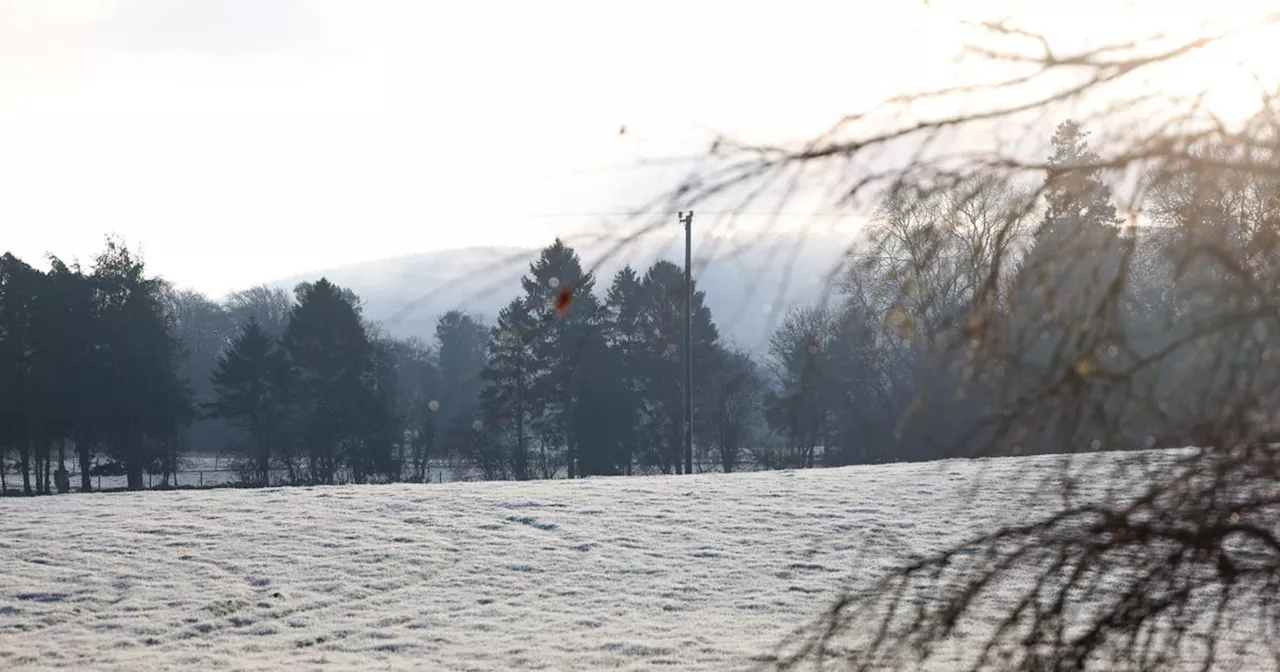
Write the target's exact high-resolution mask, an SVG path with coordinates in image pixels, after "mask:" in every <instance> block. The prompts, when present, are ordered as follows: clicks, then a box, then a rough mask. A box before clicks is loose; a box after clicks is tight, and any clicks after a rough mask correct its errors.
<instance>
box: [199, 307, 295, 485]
mask: <svg viewBox="0 0 1280 672" xmlns="http://www.w3.org/2000/svg"><path fill="white" fill-rule="evenodd" d="M288 376H289V370H288V365H287V362H286V361H285V357H284V353H283V352H281V351H280V350H279V349H278V348H277V347H276V344H275V343H274V342H273V341H272V339H271V337H270V336H268V335H267V333H266V332H265V331H264V330H263V329H262V326H261V325H259V324H258V320H257V318H256V317H252V316H251V317H250V318H249V322H248V324H246V325H245V326H244V328H243V329H242V330H241V332H240V335H239V336H237V337H236V339H235V340H234V341H232V343H231V347H230V348H229V349H228V350H227V351H226V352H225V353H223V354H222V356H220V357H219V358H218V359H217V362H216V364H215V366H214V370H213V374H212V377H211V385H212V388H213V391H214V395H215V396H214V399H213V400H212V401H210V402H208V403H206V404H205V408H206V409H207V410H208V414H209V417H215V418H222V419H226V420H229V421H231V422H234V423H235V424H237V425H238V426H240V427H241V428H243V429H244V430H245V431H246V432H247V433H248V435H249V445H250V450H249V451H248V452H249V457H250V460H251V464H252V471H253V473H254V475H255V480H256V482H257V483H259V484H261V485H264V486H265V485H269V484H270V482H271V478H270V476H271V462H272V458H273V457H274V455H275V452H276V445H275V442H276V441H277V440H279V438H280V431H281V429H282V427H283V425H284V416H285V414H286V413H287V412H288V406H287V404H286V402H287V397H286V395H287V394H288V387H289V377H288Z"/></svg>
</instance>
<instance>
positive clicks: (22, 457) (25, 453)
mask: <svg viewBox="0 0 1280 672" xmlns="http://www.w3.org/2000/svg"><path fill="white" fill-rule="evenodd" d="M18 466H19V467H21V469H22V492H23V493H24V494H27V495H29V494H31V441H30V440H29V439H28V438H27V437H25V436H21V435H19V439H18Z"/></svg>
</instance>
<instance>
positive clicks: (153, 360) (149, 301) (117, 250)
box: [93, 240, 191, 490]
mask: <svg viewBox="0 0 1280 672" xmlns="http://www.w3.org/2000/svg"><path fill="white" fill-rule="evenodd" d="M93 279H94V283H95V288H96V290H97V292H98V310H99V312H98V315H99V319H100V321H101V328H102V341H101V343H100V344H99V346H100V347H101V349H102V352H103V362H102V363H103V369H104V370H103V376H104V390H105V391H108V392H109V393H108V394H106V395H104V397H103V398H102V399H101V400H100V403H101V405H102V406H101V408H102V418H103V421H102V424H103V430H104V432H103V434H104V438H105V439H106V440H107V449H108V452H109V453H110V454H111V455H112V456H113V457H115V458H116V459H117V460H119V461H120V462H121V463H123V464H124V467H125V472H126V475H127V477H128V486H129V489H131V490H137V489H141V488H143V487H144V480H143V475H144V471H146V470H147V469H148V468H152V469H154V468H155V467H156V466H157V462H158V460H159V459H160V458H162V457H163V456H164V455H165V453H166V447H167V446H168V445H169V444H170V443H171V442H172V441H174V440H176V434H177V431H178V429H179V427H180V425H182V424H183V423H185V422H187V421H189V420H190V417H191V408H190V390H189V388H188V387H187V386H186V385H185V384H184V383H183V381H182V380H181V379H180V378H179V375H178V356H179V343H178V341H177V339H175V338H174V336H173V329H172V325H171V324H170V322H169V320H168V319H167V315H166V311H165V308H164V305H163V303H162V291H163V283H162V282H161V281H160V280H158V279H156V278H148V277H146V275H145V267H144V265H143V263H142V261H141V260H139V259H136V258H134V256H133V255H132V254H131V253H130V252H129V250H128V249H127V248H125V247H124V246H123V245H121V244H119V243H117V242H115V241H112V240H109V241H108V242H107V247H106V249H105V250H104V251H103V252H102V253H101V254H99V255H98V257H97V259H96V260H95V264H94V271H93Z"/></svg>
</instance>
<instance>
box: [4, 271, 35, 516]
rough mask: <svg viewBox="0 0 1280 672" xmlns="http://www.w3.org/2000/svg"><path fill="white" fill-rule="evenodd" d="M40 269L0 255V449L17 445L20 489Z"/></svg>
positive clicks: (28, 434)
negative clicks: (0, 382)
mask: <svg viewBox="0 0 1280 672" xmlns="http://www.w3.org/2000/svg"><path fill="white" fill-rule="evenodd" d="M38 275H39V272H38V271H36V270H35V269H33V268H31V267H30V266H28V265H27V264H26V263H25V262H23V261H22V260H20V259H18V258H17V257H15V256H13V255H12V254H8V253H6V254H5V255H4V256H0V381H3V383H2V384H0V451H7V450H10V449H16V450H17V453H18V467H19V469H21V471H22V490H23V492H25V493H26V494H28V495H29V494H31V466H32V465H31V443H32V438H33V437H32V435H33V432H34V431H35V429H36V428H35V427H34V422H33V420H34V415H35V408H34V403H33V402H34V401H35V399H34V396H33V392H34V391H35V386H36V385H35V380H34V377H33V376H32V351H33V350H34V348H35V347H36V345H37V344H36V342H35V338H34V335H33V333H32V316H33V313H34V312H35V303H36V295H37V285H38V282H39V281H38V278H37V276H38Z"/></svg>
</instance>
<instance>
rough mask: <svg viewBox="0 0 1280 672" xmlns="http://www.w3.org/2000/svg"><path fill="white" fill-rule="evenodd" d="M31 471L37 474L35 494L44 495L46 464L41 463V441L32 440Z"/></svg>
mask: <svg viewBox="0 0 1280 672" xmlns="http://www.w3.org/2000/svg"><path fill="white" fill-rule="evenodd" d="M31 471H32V473H33V474H35V484H36V488H35V493H36V494H37V495H43V494H44V463H42V462H41V461H40V441H39V440H38V439H32V440H31Z"/></svg>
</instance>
